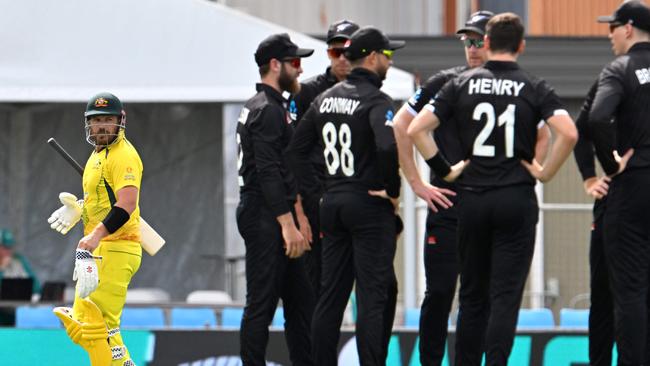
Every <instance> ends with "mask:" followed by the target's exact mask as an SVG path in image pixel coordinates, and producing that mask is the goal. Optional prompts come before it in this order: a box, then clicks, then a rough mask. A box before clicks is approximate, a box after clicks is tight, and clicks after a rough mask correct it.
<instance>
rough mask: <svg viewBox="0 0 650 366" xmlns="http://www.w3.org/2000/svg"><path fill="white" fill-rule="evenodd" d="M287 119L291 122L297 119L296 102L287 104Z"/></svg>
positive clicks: (292, 101)
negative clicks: (289, 118)
mask: <svg viewBox="0 0 650 366" xmlns="http://www.w3.org/2000/svg"><path fill="white" fill-rule="evenodd" d="M289 117H291V120H292V121H295V120H297V119H298V106H296V101H295V100H293V99H292V100H291V102H289ZM289 123H291V122H289Z"/></svg>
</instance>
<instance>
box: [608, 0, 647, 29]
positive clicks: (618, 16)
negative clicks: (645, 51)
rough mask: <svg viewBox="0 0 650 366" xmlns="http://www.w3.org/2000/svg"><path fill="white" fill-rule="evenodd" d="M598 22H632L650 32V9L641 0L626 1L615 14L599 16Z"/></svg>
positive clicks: (633, 24)
mask: <svg viewBox="0 0 650 366" xmlns="http://www.w3.org/2000/svg"><path fill="white" fill-rule="evenodd" d="M598 23H619V24H627V23H630V24H631V25H632V26H633V27H636V28H639V29H643V30H644V31H647V32H650V9H648V7H647V6H646V5H645V4H643V3H642V2H640V1H636V0H631V1H626V2H624V3H623V4H621V6H619V7H618V9H616V11H614V14H612V15H603V16H600V17H598Z"/></svg>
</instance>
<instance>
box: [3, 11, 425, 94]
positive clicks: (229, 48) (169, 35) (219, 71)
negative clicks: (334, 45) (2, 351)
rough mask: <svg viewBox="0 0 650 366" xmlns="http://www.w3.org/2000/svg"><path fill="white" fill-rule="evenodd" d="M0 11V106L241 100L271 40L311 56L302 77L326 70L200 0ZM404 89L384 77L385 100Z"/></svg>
mask: <svg viewBox="0 0 650 366" xmlns="http://www.w3.org/2000/svg"><path fill="white" fill-rule="evenodd" d="M1 3H3V6H2V12H0V24H2V25H3V27H2V32H0V45H2V50H3V51H2V54H1V56H0V101H6V102H33V101H39V102H50V101H57V102H78V101H85V100H86V99H87V98H88V96H89V95H93V94H94V93H96V91H97V90H98V89H108V90H111V91H113V92H114V93H115V94H117V95H119V96H121V97H122V99H124V100H126V101H128V102H215V101H216V102H227V101H243V100H246V99H248V98H249V97H250V96H251V94H252V93H253V85H254V83H255V82H256V81H257V79H258V74H257V69H256V65H255V63H254V60H253V53H254V51H255V49H256V47H257V45H258V44H259V42H260V41H261V40H262V39H264V38H265V37H266V36H268V35H270V34H273V33H280V32H287V33H289V34H290V35H291V37H292V40H293V41H294V42H296V43H297V44H298V45H299V46H301V47H306V48H314V49H316V52H315V53H314V55H313V56H312V57H311V58H309V59H306V60H305V62H303V65H304V66H303V68H304V74H303V76H304V77H308V76H311V75H315V74H318V73H320V72H322V71H323V70H324V69H325V67H326V66H327V62H328V60H327V57H326V54H325V43H324V42H322V41H319V40H316V39H314V38H311V37H308V36H306V35H303V34H300V33H297V32H294V31H291V30H289V29H286V28H283V27H282V26H280V25H276V24H273V23H269V22H266V21H263V20H260V19H258V18H255V17H252V16H249V15H247V14H244V13H242V12H239V11H236V10H233V9H230V8H228V7H225V6H223V5H220V4H216V3H213V2H209V1H207V0H136V1H134V0H110V1H98V0H66V1H44V0H21V1H10V0H2V1H1ZM288 16H297V14H288ZM412 90H413V77H412V76H411V75H410V74H408V73H406V72H403V71H401V70H392V71H390V72H389V75H388V78H387V80H386V82H385V91H386V92H387V93H388V94H390V95H391V96H392V97H393V98H395V99H406V98H408V97H409V96H410V94H411V92H412Z"/></svg>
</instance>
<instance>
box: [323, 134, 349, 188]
mask: <svg viewBox="0 0 650 366" xmlns="http://www.w3.org/2000/svg"><path fill="white" fill-rule="evenodd" d="M323 141H324V142H325V149H324V150H323V155H324V156H325V164H326V165H327V172H328V173H329V174H330V175H335V174H336V172H337V171H338V169H339V167H340V168H341V171H342V172H343V174H344V175H345V176H346V177H351V176H353V175H354V154H353V153H352V150H350V146H352V131H351V130H350V126H348V124H347V123H342V124H341V127H340V129H339V131H338V133H337V131H336V125H334V123H332V122H327V123H326V124H325V125H324V126H323ZM337 143H338V145H340V146H341V150H340V152H339V151H338V150H336V145H337Z"/></svg>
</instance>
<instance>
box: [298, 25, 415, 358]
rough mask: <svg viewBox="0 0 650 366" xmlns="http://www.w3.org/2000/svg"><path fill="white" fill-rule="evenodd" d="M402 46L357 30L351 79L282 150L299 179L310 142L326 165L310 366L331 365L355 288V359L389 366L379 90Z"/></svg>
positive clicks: (384, 124)
mask: <svg viewBox="0 0 650 366" xmlns="http://www.w3.org/2000/svg"><path fill="white" fill-rule="evenodd" d="M403 46H404V42H401V41H389V40H388V38H387V37H386V36H385V35H383V34H382V33H381V32H380V31H379V30H377V29H376V28H373V27H365V28H361V29H360V30H358V31H357V32H355V33H354V34H353V35H352V37H351V39H350V43H349V45H348V46H347V48H346V53H345V56H346V57H347V58H348V59H349V60H350V62H351V64H352V67H353V69H352V72H351V73H350V75H349V76H348V78H347V80H346V81H344V82H341V83H339V84H337V85H335V86H334V87H332V88H330V89H328V90H327V91H325V92H324V93H322V94H321V95H319V96H318V97H317V98H316V99H315V100H314V102H313V103H312V105H311V107H310V108H309V110H308V111H307V113H306V114H305V116H304V117H303V118H302V120H301V122H300V125H299V126H298V128H297V130H296V133H295V135H294V138H293V140H292V142H291V144H290V147H289V154H290V156H291V158H292V160H293V161H294V164H295V165H294V167H295V171H297V172H302V171H308V170H310V169H312V165H311V164H310V162H309V153H310V151H311V148H312V146H313V145H314V144H319V145H320V146H321V149H322V150H321V151H322V154H323V156H324V157H325V165H326V167H325V168H326V178H325V185H326V190H325V194H324V195H323V199H322V202H321V207H320V225H321V231H322V233H323V239H322V249H323V253H322V260H323V262H322V266H323V267H322V271H323V272H322V280H321V293H320V297H319V300H318V303H317V305H316V310H315V312H314V317H313V320H312V347H313V348H312V352H313V356H314V362H315V363H316V364H317V365H328V366H329V365H336V363H337V345H338V340H339V335H340V327H341V321H342V319H343V312H344V310H345V306H346V304H347V301H348V298H349V296H350V292H351V290H352V286H353V284H354V281H355V280H356V294H357V304H358V317H357V328H356V329H357V349H358V352H359V359H360V361H361V364H362V365H384V364H385V362H386V354H387V350H386V344H387V342H386V339H387V337H388V334H387V333H388V332H390V329H391V326H390V325H391V324H392V322H393V316H394V313H390V309H391V308H393V309H394V303H393V304H389V302H390V301H392V302H394V301H395V298H394V297H391V295H390V293H391V286H394V281H395V277H394V270H393V259H394V256H395V249H396V224H395V214H394V212H395V208H396V205H397V197H398V196H399V190H400V176H399V172H398V157H397V148H396V146H395V138H394V136H393V129H392V117H393V113H394V111H393V105H392V103H393V102H392V100H391V98H390V97H389V96H388V95H386V94H384V93H382V92H381V91H380V90H379V88H380V87H381V84H382V80H383V79H384V78H385V76H386V72H387V70H388V68H389V67H390V65H391V64H392V61H391V57H392V54H393V51H394V50H395V49H398V48H401V47H403ZM297 174H298V173H297ZM312 174H313V173H312ZM305 175H306V174H300V175H299V176H298V178H300V177H303V176H305ZM299 184H301V183H300V182H299ZM390 305H392V306H390ZM389 313H390V314H389Z"/></svg>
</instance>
